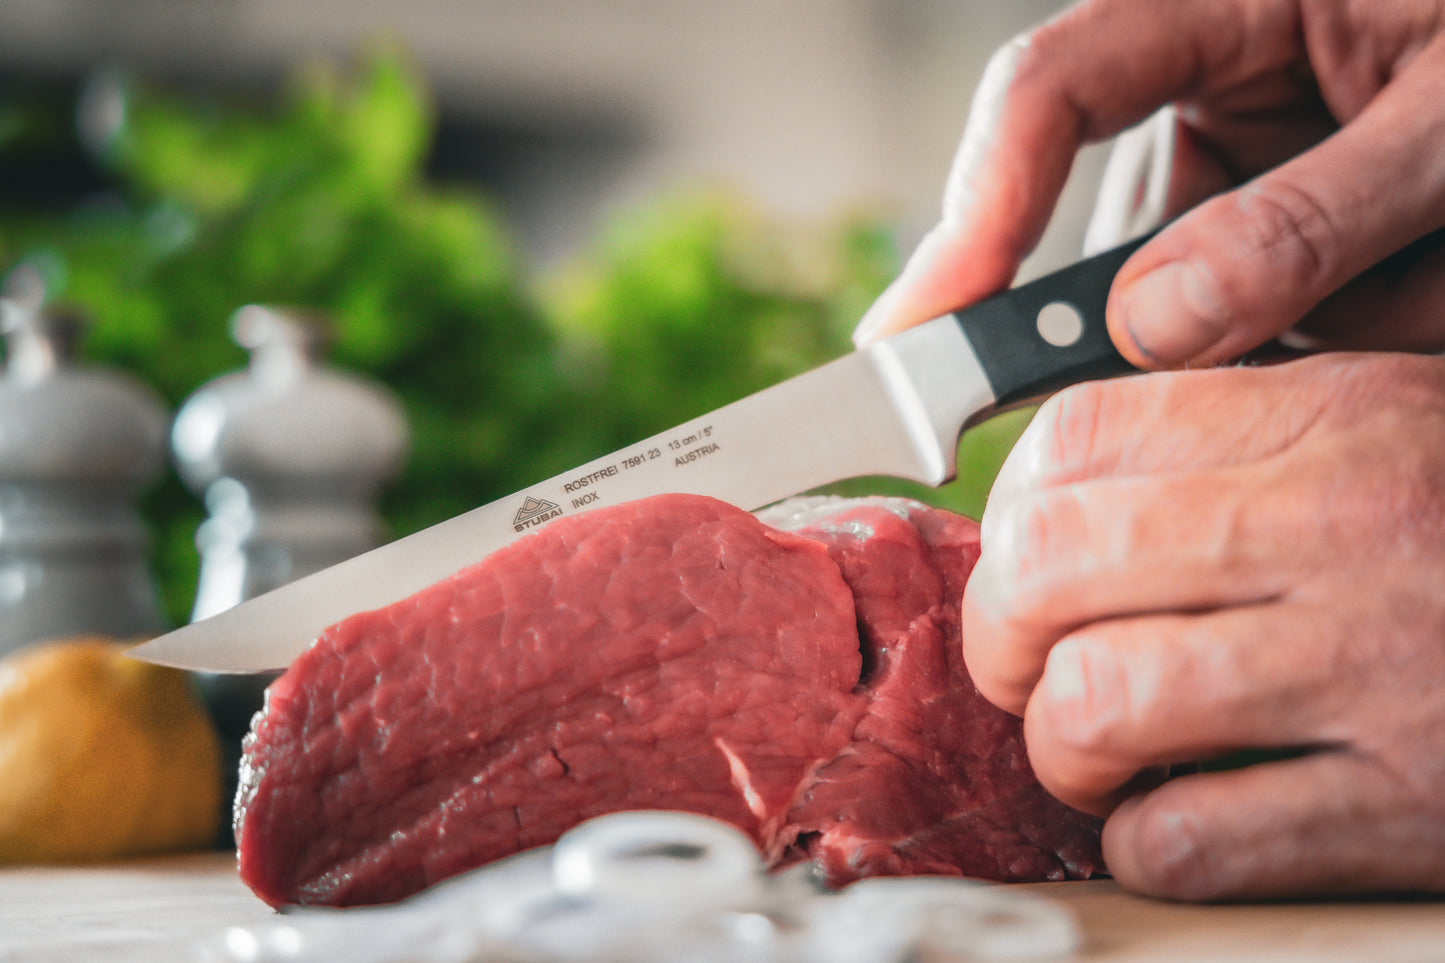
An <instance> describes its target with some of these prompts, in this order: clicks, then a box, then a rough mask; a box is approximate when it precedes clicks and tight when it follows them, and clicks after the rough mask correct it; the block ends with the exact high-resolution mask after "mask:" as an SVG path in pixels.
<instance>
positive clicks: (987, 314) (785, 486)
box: [129, 238, 1144, 673]
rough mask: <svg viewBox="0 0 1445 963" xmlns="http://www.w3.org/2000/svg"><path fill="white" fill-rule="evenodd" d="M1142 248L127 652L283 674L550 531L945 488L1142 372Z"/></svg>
mask: <svg viewBox="0 0 1445 963" xmlns="http://www.w3.org/2000/svg"><path fill="white" fill-rule="evenodd" d="M1143 241H1144V238H1140V239H1137V240H1135V241H1132V242H1130V243H1128V244H1125V245H1123V246H1120V247H1117V248H1114V249H1112V250H1109V251H1105V252H1104V253H1102V254H1097V255H1095V256H1093V257H1091V258H1088V259H1086V260H1083V261H1080V262H1078V263H1076V264H1074V265H1072V266H1070V267H1067V268H1064V269H1063V270H1061V271H1058V272H1055V273H1053V274H1050V275H1047V276H1045V277H1042V278H1040V279H1038V280H1036V281H1032V282H1030V283H1028V284H1024V285H1020V286H1019V287H1016V288H1013V289H1011V290H1009V291H1006V292H1004V293H1002V294H1000V295H998V296H996V297H993V298H990V299H988V300H985V301H982V302H979V303H977V304H974V305H971V306H969V307H967V308H964V309H961V310H959V311H956V312H954V313H952V314H949V315H945V316H943V317H940V318H936V319H934V320H933V321H930V322H928V323H926V324H923V325H921V326H919V327H916V328H912V329H909V330H907V331H904V332H902V333H900V334H896V335H894V336H892V337H890V338H887V339H885V340H883V341H880V342H877V343H875V344H873V345H871V346H869V347H867V348H865V349H862V350H860V351H856V352H853V353H852V354H849V355H846V356H844V357H842V358H839V359H837V360H835V361H832V362H830V363H828V364H825V365H823V366H821V367H819V368H816V369H814V370H812V371H810V372H806V373H804V374H801V375H798V376H796V377H794V378H791V379H789V380H787V381H784V382H781V383H780V384H777V385H774V386H773V387H771V388H767V389H764V390H762V391H759V392H757V393H756V394H753V395H749V396H747V397H745V398H743V399H741V400H739V401H736V402H733V403H732V404H729V405H726V406H724V407H722V408H719V409H717V410H716V411H713V412H710V413H709V414H706V415H703V416H701V417H698V418H693V419H691V420H690V421H686V422H683V423H682V424H680V425H678V426H677V427H676V428H673V429H672V430H670V431H665V432H662V433H661V434H658V435H654V436H652V437H651V438H648V439H645V440H643V441H640V442H638V443H636V444H634V445H631V446H628V447H626V448H623V449H621V450H620V451H616V452H613V453H612V454H609V455H603V456H602V457H600V458H596V459H594V460H592V461H590V462H588V463H586V464H585V465H582V466H580V467H578V468H575V469H573V470H571V471H567V472H563V473H562V474H560V475H557V476H556V477H554V478H550V479H548V480H546V481H542V482H539V483H537V484H535V485H533V486H531V487H530V488H526V489H523V490H522V491H519V492H517V493H515V494H513V495H509V496H507V497H505V498H501V499H498V500H497V501H494V502H491V503H490V504H487V505H483V506H481V507H480V508H475V509H472V510H471V511H469V512H466V513H464V514H461V515H458V516H457V517H455V518H452V519H449V520H447V521H444V522H440V523H438V524H436V525H433V526H431V527H430V528H426V529H423V530H421V531H419V532H416V533H414V534H412V535H408V536H405V537H403V538H400V539H397V540H396V541H393V542H390V543H388V544H386V545H383V546H381V547H380V548H376V549H373V550H371V551H369V552H366V553H364V554H361V555H358V556H356V557H354V558H352V559H349V560H347V561H344V562H341V563H340V564H338V565H334V566H332V567H330V568H327V569H324V570H322V571H320V572H317V573H315V574H312V575H308V576H305V577H303V578H300V579H298V580H296V581H294V582H290V583H288V584H286V585H283V586H281V587H280V588H277V589H273V590H271V591H270V592H267V593H265V594H263V595H259V596H257V597H255V598H253V599H250V600H248V601H246V602H243V603H241V604H240V605H237V606H235V607H234V608H231V609H227V610H225V611H223V612H220V613H217V614H216V615H213V616H211V617H209V618H206V619H203V620H200V621H197V622H193V623H191V624H189V625H186V626H183V627H181V628H178V629H176V630H174V631H172V632H170V633H168V634H166V635H162V636H159V637H157V638H155V639H152V640H150V641H148V642H144V643H142V644H140V645H139V646H136V647H134V648H132V649H130V650H129V651H130V654H131V655H132V656H134V657H136V658H140V659H144V660H146V661H150V662H157V663H161V664H165V665H173V666H178V667H180V668H186V669H194V670H202V671H207V672H223V673H224V672H262V671H268V670H275V669H281V668H285V667H286V666H287V665H289V664H290V662H291V661H292V660H293V659H294V658H295V657H296V656H298V655H300V654H301V653H302V652H303V651H305V649H306V648H307V647H308V646H309V645H310V644H311V642H312V641H313V640H314V639H315V638H316V636H318V635H319V634H320V633H321V632H322V630H324V629H325V628H326V627H328V626H330V625H332V624H334V623H336V622H339V621H341V620H342V619H344V618H346V617H348V616H350V615H354V614H356V613H358V612H363V611H369V610H372V609H377V608H381V607H383V606H386V605H389V604H391V603H393V602H396V601H399V600H401V599H403V598H406V597H407V596H409V595H412V594H414V593H416V592H418V591H420V590H421V589H423V588H426V587H427V586H429V585H431V584H433V583H435V582H438V581H440V580H441V579H443V578H446V577H447V576H449V575H452V574H453V573H455V572H456V571H458V570H460V569H462V568H464V567H466V566H467V565H470V564H472V563H474V562H477V561H480V560H481V559H482V558H483V557H485V556H486V555H488V554H489V553H491V552H493V551H495V550H497V549H499V548H501V547H503V546H504V545H506V544H508V543H510V542H512V541H513V540H515V539H517V538H520V537H522V536H525V535H527V534H529V533H532V532H535V531H537V530H538V529H539V528H541V527H542V526H544V525H546V524H547V523H548V522H550V521H552V520H553V519H556V518H560V517H562V516H566V515H572V514H575V513H578V512H584V511H589V510H591V509H594V508H598V507H601V506H604V505H615V504H619V503H621V502H625V501H631V500H633V499H637V498H642V497H645V496H648V495H655V494H661V493H664V492H686V493H691V494H699V495H711V496H714V497H716V498H720V499H722V500H724V501H728V502H730V503H732V504H734V505H737V506H739V507H741V508H747V509H756V508H760V507H762V506H764V505H767V504H770V503H772V502H775V501H778V500H780V499H783V498H786V497H789V496H791V495H795V494H798V493H800V492H804V491H809V490H812V489H816V488H818V487H821V486H824V485H827V484H829V483H832V482H836V481H840V480H843V479H846V478H857V477H867V476H893V477H897V478H906V479H910V480H912V481H917V482H922V483H924V484H928V485H935V486H936V485H941V484H943V483H944V482H946V481H949V480H950V479H951V478H952V477H953V476H954V471H955V467H956V465H955V461H956V457H957V446H958V439H959V437H960V435H961V434H962V432H963V431H964V430H965V429H966V428H968V427H970V426H971V425H973V424H976V423H977V422H979V421H981V420H983V419H985V418H987V417H989V416H991V415H992V414H995V413H997V412H1000V411H1003V410H1005V409H1008V408H1012V407H1017V406H1019V405H1022V404H1026V403H1029V402H1032V401H1035V400H1037V399H1039V398H1042V397H1044V396H1046V395H1048V394H1049V393H1051V392H1053V391H1055V390H1057V389H1059V388H1062V387H1064V386H1066V385H1069V384H1073V383H1077V382H1080V381H1086V380H1094V379H1101V378H1108V377H1114V376H1117V375H1122V374H1127V373H1130V372H1133V371H1135V370H1136V369H1134V368H1133V367H1132V366H1131V365H1130V364H1129V363H1128V362H1127V361H1125V360H1124V358H1123V357H1122V356H1120V355H1119V353H1118V352H1117V351H1116V350H1115V348H1114V346H1113V343H1112V342H1111V341H1110V339H1109V334H1108V331H1107V329H1106V328H1105V323H1104V305H1105V301H1106V299H1107V296H1108V291H1109V286H1110V284H1111V283H1112V281H1113V279H1114V275H1115V274H1116V273H1118V270H1119V268H1120V267H1122V266H1123V263H1124V261H1125V260H1126V259H1127V258H1128V256H1129V255H1130V254H1131V253H1133V251H1134V249H1135V248H1137V247H1138V246H1139V245H1140V244H1142V243H1143Z"/></svg>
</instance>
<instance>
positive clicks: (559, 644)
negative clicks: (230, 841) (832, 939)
mask: <svg viewBox="0 0 1445 963" xmlns="http://www.w3.org/2000/svg"><path fill="white" fill-rule="evenodd" d="M762 519H766V520H767V523H765V521H764V520H761V519H760V518H759V517H755V516H753V515H751V514H749V513H747V512H744V511H741V510H739V509H737V508H734V507H732V506H729V505H727V504H725V503H722V502H719V501H716V500H713V499H708V498H702V497H697V496H687V495H665V496H658V497H656V498H651V499H646V500H642V501H638V502H633V503H630V504H627V505H621V506H617V507H614V508H605V509H599V510H596V511H593V512H590V513H586V514H583V515H578V516H573V517H564V518H561V519H558V520H556V521H553V522H551V523H550V524H548V525H547V526H546V527H545V528H543V529H541V530H539V531H538V532H536V533H535V534H533V535H530V536H527V537H525V538H522V539H519V540H518V541H517V542H514V543H513V544H511V545H509V546H508V547H506V548H504V549H502V550H501V551H499V552H496V553H494V554H493V555H491V556H489V557H488V558H486V559H484V560H482V561H481V562H479V563H477V564H476V565H474V566H471V567H469V568H467V569H464V570H462V571H461V572H458V573H457V574H456V575H454V576H452V577H451V578H449V579H446V580H444V581H442V582H439V583H437V584H436V585H434V586H432V587H430V588H428V589H426V590H424V591H422V592H419V593H417V594H416V595H414V596H412V597H411V598H409V599H406V600H404V601H402V602H398V603H396V604H395V605H391V606H388V607H387V608H384V609H380V610H378V611H375V612H367V613H362V614H359V615H356V616H353V617H352V618H349V619H347V620H345V621H343V622H340V623H338V624H337V625H335V626H333V627H331V628H330V629H328V630H327V631H326V632H324V633H323V634H322V635H321V637H320V638H319V639H318V640H317V642H316V643H315V644H314V645H313V646H312V647H311V648H310V649H309V650H308V651H307V652H306V653H305V654H304V655H302V656H301V657H300V658H298V659H297V660H296V662H295V663H293V665H292V666H291V667H290V669H288V670H287V672H286V673H285V674H284V675H282V676H281V678H280V679H278V680H277V681H276V682H275V683H274V684H273V685H272V686H271V688H270V689H269V690H268V692H267V698H266V707H265V709H264V710H263V711H262V712H261V713H259V714H258V715H257V717H256V720H255V722H254V723H253V731H252V733H251V734H250V735H249V736H248V737H247V740H246V745H245V751H244V757H243V760H242V772H241V786H240V790H239V792H238V794H237V805H236V836H237V845H238V851H239V859H240V870H241V875H242V877H243V878H244V879H245V881H246V882H247V883H248V884H249V885H250V886H251V887H252V889H254V890H255V891H256V893H257V894H258V895H260V896H261V897H262V898H263V899H265V900H266V901H267V902H269V903H271V904H273V905H282V904H286V903H320V904H330V905H350V904H359V903H378V902H390V901H394V900H397V899H401V898H403V897H405V896H407V895H410V894H412V893H414V892H416V891H418V890H420V889H423V888H425V887H426V886H429V885H431V884H432V883H435V882H438V881H440V880H442V879H445V878H447V877H449V876H453V875H455V874H457V873H460V872H463V871H466V870H469V869H473V868H476V867H478V866H481V865H484V864H486V863H488V862H491V861H493V860H496V859H499V858H501V857H504V856H507V855H510V854H512V853H515V852H518V851H520V850H523V849H528V848H531V847H534V846H539V845H543V844H547V843H550V842H552V841H553V840H555V839H556V838H557V836H559V835H560V834H561V833H562V832H564V831H566V830H567V829H569V828H571V827H572V826H574V825H576V824H577V823H579V822H581V821H583V820H585V819H588V818H591V817H593V816H597V815H601V814H603V813H607V812H615V811H618V810H626V809H679V810H689V811H694V812H701V813H706V814H709V815H712V816H716V817H719V818H722V819H725V820H727V821H729V822H731V823H733V824H734V825H736V826H738V827H739V828H741V829H742V830H743V831H745V832H747V833H749V834H750V835H751V836H752V837H753V839H754V840H755V841H756V842H757V844H758V846H759V849H760V850H761V852H762V853H763V855H764V857H765V859H766V860H768V862H769V863H770V864H772V865H783V864H786V863H789V862H793V861H796V860H798V859H803V858H811V859H814V860H816V861H817V863H818V865H819V866H820V867H821V868H822V870H823V871H824V873H825V875H826V877H827V879H828V880H829V882H830V883H832V884H834V885H842V884H845V883H847V882H850V881H852V880H854V879H857V878H860V877H862V876H870V875H897V874H914V873H950V874H966V875H975V876H982V877H987V878H992V879H1002V880H1033V879H1060V878H1064V877H1074V876H1088V875H1090V874H1091V873H1092V872H1093V871H1094V870H1095V869H1097V868H1098V867H1099V865H1100V857H1099V850H1098V844H1099V825H1098V822H1097V821H1096V820H1094V819H1092V818H1090V817H1087V816H1084V815H1083V814H1081V813H1078V812H1076V811H1074V810H1072V809H1069V808H1067V807H1065V806H1063V805H1062V804H1061V803H1059V802H1057V801H1055V800H1054V799H1052V798H1051V797H1050V796H1048V794H1047V793H1046V792H1044V790H1043V789H1042V787H1040V786H1039V784H1038V782H1037V781H1036V780H1035V779H1034V777H1033V774H1032V771H1031V770H1030V768H1029V765H1028V760H1027V757H1026V756H1025V754H1024V748H1023V740H1022V735H1021V727H1020V724H1019V721H1018V720H1017V719H1016V718H1015V717H1013V716H1010V715H1008V714H1007V713H1004V712H1002V711H1001V710H998V709H996V708H994V707H993V706H992V705H990V704H989V703H987V702H986V701H985V700H984V699H983V698H982V697H981V696H980V695H979V694H978V693H977V691H976V690H975V689H974V687H973V685H972V683H971V682H970V681H969V679H968V676H967V673H966V672H965V670H964V666H963V660H962V653H961V647H960V637H959V603H960V599H961V598H962V593H963V590H964V583H965V581H966V580H967V577H968V573H969V571H970V570H971V568H972V566H973V563H974V561H975V559H976V558H977V554H978V534H977V525H976V524H975V523H973V522H972V521H970V520H968V519H964V518H961V517H959V516H955V515H951V514H948V513H946V512H940V511H938V510H935V509H931V508H927V507H925V506H923V505H921V504H918V503H916V502H908V501H903V500H894V499H864V500H856V501H845V500H840V499H830V500H822V501H820V500H794V501H793V502H789V503H785V504H784V505H783V506H780V507H778V508H775V509H772V510H769V511H768V512H767V513H765V514H764V515H763V516H762ZM785 529H792V530H791V531H788V530H785ZM860 635H861V640H860Z"/></svg>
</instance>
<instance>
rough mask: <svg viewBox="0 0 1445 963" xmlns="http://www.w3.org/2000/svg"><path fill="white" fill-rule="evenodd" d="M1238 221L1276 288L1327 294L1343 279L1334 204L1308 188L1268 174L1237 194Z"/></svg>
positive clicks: (1270, 281)
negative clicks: (1325, 201) (1332, 205)
mask: <svg viewBox="0 0 1445 963" xmlns="http://www.w3.org/2000/svg"><path fill="white" fill-rule="evenodd" d="M1232 196H1233V197H1234V203H1235V205H1236V211H1235V213H1236V215H1237V218H1236V223H1237V224H1239V225H1241V226H1242V227H1243V228H1244V229H1245V231H1246V232H1248V233H1247V236H1248V238H1249V244H1248V246H1247V249H1248V250H1250V251H1252V252H1254V253H1256V254H1257V255H1258V256H1259V257H1261V258H1262V259H1263V260H1264V261H1265V263H1267V264H1268V265H1269V270H1268V272H1267V274H1266V275H1262V276H1267V277H1268V278H1269V283H1270V285H1271V288H1272V289H1273V290H1290V289H1296V290H1306V291H1315V292H1318V293H1319V294H1322V293H1323V292H1324V291H1326V290H1332V289H1333V288H1335V287H1336V286H1338V284H1339V283H1340V282H1342V281H1343V280H1344V278H1343V277H1341V276H1340V272H1341V270H1342V263H1341V260H1340V258H1339V256H1338V255H1337V253H1336V252H1338V251H1340V250H1341V249H1342V246H1341V245H1342V241H1343V232H1342V230H1341V226H1340V225H1339V224H1338V223H1337V221H1336V217H1335V215H1334V214H1333V213H1332V212H1331V210H1330V208H1329V207H1328V206H1327V205H1325V204H1324V203H1323V202H1322V201H1321V200H1320V199H1319V198H1318V197H1316V196H1315V195H1314V194H1313V193H1312V192H1311V191H1309V190H1307V189H1306V188H1304V187H1302V186H1300V185H1298V184H1295V183H1292V182H1290V181H1287V180H1284V179H1281V178H1264V179H1261V180H1259V181H1257V182H1256V183H1253V184H1249V185H1246V186H1245V187H1242V188H1240V189H1239V190H1238V191H1237V192H1235V194H1234V195H1232Z"/></svg>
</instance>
